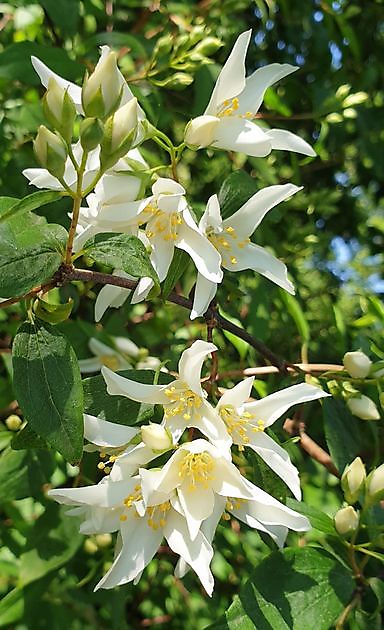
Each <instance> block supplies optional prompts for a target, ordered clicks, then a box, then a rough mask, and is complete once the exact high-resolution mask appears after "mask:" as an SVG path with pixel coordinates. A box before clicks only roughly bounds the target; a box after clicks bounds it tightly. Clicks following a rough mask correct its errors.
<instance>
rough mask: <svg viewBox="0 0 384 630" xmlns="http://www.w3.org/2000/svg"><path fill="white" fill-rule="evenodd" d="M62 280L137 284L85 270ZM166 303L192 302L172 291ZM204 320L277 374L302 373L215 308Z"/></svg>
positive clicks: (184, 304) (185, 304)
mask: <svg viewBox="0 0 384 630" xmlns="http://www.w3.org/2000/svg"><path fill="white" fill-rule="evenodd" d="M63 280H64V281H65V282H68V281H71V280H83V281H85V282H96V283H100V284H113V285H114V286H117V287H122V288H124V289H132V290H134V289H135V288H136V286H137V282H138V281H136V280H129V279H128V278H120V277H119V276H114V275H112V274H107V273H100V272H99V271H89V270H87V269H75V268H72V269H71V270H68V272H67V273H65V274H64V275H63ZM167 301H168V302H172V303H173V304H177V305H178V306H181V307H182V308H186V309H188V310H189V311H191V310H192V305H193V303H192V300H190V299H189V298H186V297H184V296H183V295H178V294H177V293H175V292H174V291H172V292H171V293H170V294H169V295H168V297H167ZM204 318H205V320H206V321H207V322H214V324H215V328H220V329H221V330H226V331H227V332H230V333H232V334H234V335H236V337H239V338H240V339H243V340H244V341H246V342H247V343H248V344H249V345H250V346H252V347H253V348H255V350H257V352H258V353H259V354H261V356H263V357H264V359H267V360H268V361H269V362H270V363H272V365H274V366H275V368H277V371H278V372H281V373H283V374H287V370H288V368H291V369H293V370H295V371H296V372H299V373H300V372H301V371H302V370H301V369H300V368H299V367H297V366H296V365H294V364H293V363H289V362H288V361H285V360H284V359H282V358H280V357H279V356H277V355H276V354H275V353H274V352H272V350H270V349H269V348H268V347H267V346H266V345H265V344H264V343H263V342H262V341H260V340H259V339H256V337H253V336H252V335H250V334H249V333H248V332H247V331H246V330H243V329H242V328H240V327H239V326H236V324H233V323H232V322H230V321H229V320H228V319H226V318H225V317H223V315H221V314H220V313H219V312H218V311H217V310H216V308H213V307H210V308H208V310H207V311H206V313H205V315H204Z"/></svg>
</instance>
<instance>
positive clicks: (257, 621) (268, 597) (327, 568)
mask: <svg viewBox="0 0 384 630" xmlns="http://www.w3.org/2000/svg"><path fill="white" fill-rule="evenodd" d="M354 586H355V585H354V581H353V578H352V574H351V572H350V571H349V570H348V569H346V568H345V567H344V566H343V565H341V564H340V563H339V562H337V560H336V559H335V558H334V557H333V556H331V555H330V554H328V553H327V552H326V551H324V550H322V549H316V548H312V547H305V548H301V549H292V548H291V549H284V550H283V551H278V552H275V553H273V554H271V555H270V556H269V557H267V558H266V559H265V560H263V561H262V562H261V563H260V564H259V566H258V567H257V569H256V570H255V572H254V573H253V574H252V576H251V579H250V580H249V581H248V582H247V583H246V584H245V586H244V587H243V588H242V589H241V590H240V594H239V596H236V598H235V601H234V602H233V604H232V605H231V606H230V607H229V609H228V610H227V612H226V613H225V619H223V620H222V621H219V622H217V623H216V624H214V625H213V626H210V627H211V628H215V629H216V630H218V629H220V630H224V628H228V629H230V630H235V629H236V630H248V629H249V630H251V629H252V630H253V629H254V628H257V630H272V628H273V630H304V628H305V629H307V628H316V630H329V628H331V627H332V626H333V624H334V623H335V621H336V620H337V619H338V617H339V616H340V614H341V613H342V611H343V610H344V608H345V606H346V605H347V604H348V603H349V601H350V600H351V597H352V593H353V590H354Z"/></svg>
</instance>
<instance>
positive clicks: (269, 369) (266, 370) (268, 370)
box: [220, 363, 345, 378]
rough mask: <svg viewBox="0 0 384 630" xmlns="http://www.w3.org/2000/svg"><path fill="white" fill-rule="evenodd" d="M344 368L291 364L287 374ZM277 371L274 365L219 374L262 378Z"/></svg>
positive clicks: (336, 365) (329, 365)
mask: <svg viewBox="0 0 384 630" xmlns="http://www.w3.org/2000/svg"><path fill="white" fill-rule="evenodd" d="M344 370H345V367H344V366H343V365H338V364H336V363H293V364H292V366H291V365H288V367H287V372H288V373H289V374H291V375H292V376H293V375H295V374H297V372H298V371H300V372H304V373H305V374H322V373H323V372H343V371H344ZM278 372H279V369H278V368H277V367H276V366H275V365H262V366H261V367H248V368H244V369H243V370H230V371H228V372H220V376H221V377H229V378H230V377H233V376H264V375H268V374H276V373H278Z"/></svg>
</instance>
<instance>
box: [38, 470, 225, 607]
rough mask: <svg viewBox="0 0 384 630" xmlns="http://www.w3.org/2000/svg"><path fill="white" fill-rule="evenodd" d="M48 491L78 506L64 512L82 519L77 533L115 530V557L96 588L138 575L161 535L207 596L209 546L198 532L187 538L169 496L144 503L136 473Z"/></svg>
mask: <svg viewBox="0 0 384 630" xmlns="http://www.w3.org/2000/svg"><path fill="white" fill-rule="evenodd" d="M154 474H156V473H154ZM48 494H49V496H51V497H52V498H54V499H55V500H56V501H58V502H59V503H64V504H67V505H72V506H77V507H75V508H74V509H72V510H71V511H70V512H69V514H73V515H76V516H81V517H83V518H85V521H84V522H83V523H82V525H81V528H80V531H81V532H83V533H87V534H90V533H108V532H113V531H118V532H119V537H118V542H117V548H116V552H117V553H116V556H115V560H114V562H113V564H112V566H111V568H110V569H109V571H108V572H107V573H106V575H105V576H104V577H103V578H102V579H101V580H100V582H99V583H98V584H97V586H96V588H95V590H97V589H98V588H113V587H114V586H118V585H121V584H125V583H127V582H131V581H133V580H137V579H139V578H140V576H141V573H142V571H143V570H144V568H145V567H146V566H147V564H148V563H149V562H150V561H151V560H152V558H153V556H154V555H155V553H156V551H157V550H158V548H159V546H160V544H161V541H162V539H163V537H165V539H166V540H167V543H168V545H169V546H170V548H171V549H172V550H173V551H174V552H175V553H177V554H179V555H180V556H181V557H182V558H183V560H184V561H185V562H186V563H187V564H188V565H189V566H191V567H192V568H193V569H194V570H195V571H196V573H197V575H198V576H199V578H200V580H201V582H202V584H203V586H204V588H205V589H206V591H207V593H208V594H209V595H211V594H212V590H213V576H212V574H211V571H210V569H209V565H210V562H211V559H212V556H213V550H212V547H211V545H210V544H209V543H208V541H207V540H206V538H205V536H204V535H203V534H202V533H201V532H198V533H197V536H196V537H195V538H194V540H192V539H191V537H190V535H189V532H188V528H187V526H186V522H185V519H184V518H183V516H182V515H180V514H179V513H178V512H177V511H176V510H175V509H174V508H173V506H172V504H171V501H170V499H168V498H166V499H165V500H163V498H164V497H163V496H162V495H161V494H158V496H157V499H154V500H153V501H152V502H151V504H150V505H145V506H144V505H143V501H142V491H141V478H140V477H138V476H135V477H129V476H125V477H124V478H123V479H119V480H113V479H112V478H111V476H110V477H106V478H104V479H103V480H102V481H101V482H100V483H99V484H97V485H95V486H88V487H84V488H70V489H69V488H64V489H57V490H50V491H49V493H48Z"/></svg>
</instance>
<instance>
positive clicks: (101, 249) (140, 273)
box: [84, 234, 159, 286]
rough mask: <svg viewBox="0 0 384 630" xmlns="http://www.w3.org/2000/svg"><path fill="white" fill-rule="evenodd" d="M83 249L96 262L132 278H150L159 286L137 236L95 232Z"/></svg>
mask: <svg viewBox="0 0 384 630" xmlns="http://www.w3.org/2000/svg"><path fill="white" fill-rule="evenodd" d="M84 250H85V251H86V253H87V256H90V257H91V258H93V260H95V261H96V262H98V263H102V264H103V265H109V266H111V267H113V268H114V269H122V270H123V271H125V273H128V274H129V275H130V276H133V277H134V278H144V277H148V278H152V280H153V281H154V283H155V285H157V286H159V278H158V276H157V273H156V271H155V270H154V268H153V267H152V264H151V261H150V260H149V256H148V254H147V251H146V249H145V247H144V245H143V243H142V242H141V241H140V239H138V238H137V236H131V235H130V234H96V236H94V237H93V238H91V239H89V240H88V241H87V242H86V243H85V245H84Z"/></svg>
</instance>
